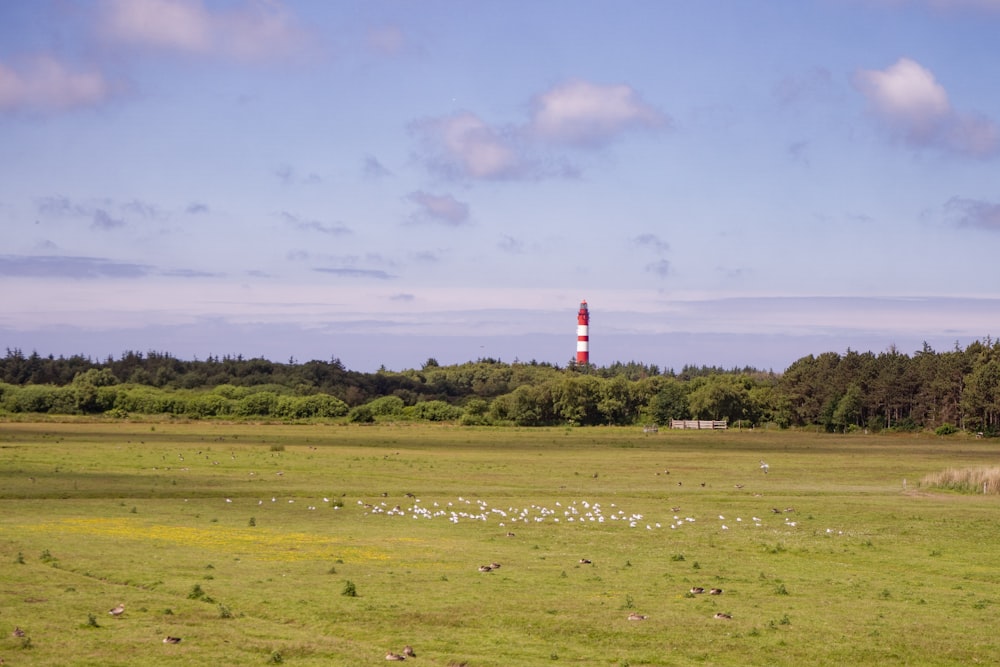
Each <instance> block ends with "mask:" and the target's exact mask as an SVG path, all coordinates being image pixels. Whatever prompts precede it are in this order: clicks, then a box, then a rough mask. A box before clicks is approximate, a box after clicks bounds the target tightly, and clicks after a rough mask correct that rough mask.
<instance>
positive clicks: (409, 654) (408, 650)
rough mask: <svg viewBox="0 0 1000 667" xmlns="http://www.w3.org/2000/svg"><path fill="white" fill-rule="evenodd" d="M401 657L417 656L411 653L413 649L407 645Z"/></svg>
mask: <svg viewBox="0 0 1000 667" xmlns="http://www.w3.org/2000/svg"><path fill="white" fill-rule="evenodd" d="M403 655H405V656H406V657H407V658H416V657H417V654H416V653H414V652H413V647H412V646H410V645H409V644H407V645H406V646H404V647H403Z"/></svg>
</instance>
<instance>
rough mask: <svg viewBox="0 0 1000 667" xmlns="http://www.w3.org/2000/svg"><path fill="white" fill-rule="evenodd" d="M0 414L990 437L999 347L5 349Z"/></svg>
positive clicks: (998, 427) (996, 417)
mask: <svg viewBox="0 0 1000 667" xmlns="http://www.w3.org/2000/svg"><path fill="white" fill-rule="evenodd" d="M0 411H2V412H7V413H52V414H109V415H112V416H121V417H124V416H128V415H130V414H171V415H177V416H186V417H191V418H211V417H231V418H261V417H263V418H271V419H346V420H350V421H356V422H368V421H378V420H388V419H393V420H396V419H400V420H402V419H419V420H430V421H452V422H458V423H462V424H469V425H490V424H514V425H521V426H540V425H553V424H576V425H581V426H589V425H630V424H667V423H669V421H670V420H672V419H713V420H727V421H729V422H730V423H731V424H733V425H737V424H739V425H746V426H760V425H775V426H777V427H782V428H784V427H792V426H795V427H803V426H813V427H819V428H822V429H825V430H828V431H831V432H833V431H839V432H842V431H851V430H855V429H868V430H871V431H879V430H882V429H893V430H905V431H908V430H921V429H932V430H936V431H938V432H941V433H947V432H950V431H953V430H957V429H965V430H969V431H974V432H982V433H984V434H987V435H994V434H996V433H998V432H1000V341H993V340H991V339H989V338H987V339H984V340H981V341H975V342H973V343H972V344H970V345H968V346H967V347H966V348H964V349H962V348H960V347H959V346H958V345H957V344H956V346H955V348H954V349H953V350H950V351H947V352H936V351H934V350H933V349H931V348H930V346H928V345H927V344H924V346H923V349H921V350H918V351H916V352H914V353H913V354H906V353H903V352H901V351H899V350H898V349H896V348H895V347H890V348H889V349H888V350H886V351H884V352H881V353H878V354H875V353H873V352H857V351H854V350H850V349H848V350H847V351H846V352H845V353H843V354H841V353H837V352H824V353H822V354H819V355H818V356H814V355H808V356H805V357H802V358H801V359H798V360H797V361H795V362H794V363H793V364H791V366H789V367H788V368H787V369H785V371H784V372H781V373H775V372H771V371H761V370H759V369H755V368H752V367H745V368H734V369H724V368H719V367H706V366H701V367H695V366H686V367H684V368H682V369H681V371H680V372H675V371H674V370H672V369H669V370H661V369H660V368H659V367H657V366H655V365H646V364H642V363H638V362H628V363H621V362H616V363H614V364H612V365H610V366H605V367H596V366H591V365H578V364H575V363H572V362H570V363H569V364H568V365H567V366H565V367H560V366H558V365H554V364H549V363H543V362H535V361H531V362H527V363H522V362H514V363H505V362H501V361H500V360H497V359H489V358H484V359H479V360H476V361H470V362H467V363H463V364H456V365H452V366H441V365H440V364H438V363H437V361H436V360H434V359H433V358H432V359H428V360H427V362H426V363H425V364H424V365H423V366H422V367H421V368H419V369H409V370H403V371H399V372H396V371H389V370H387V369H385V368H382V369H379V370H378V371H376V372H374V373H361V372H357V371H350V370H348V369H346V368H345V367H344V365H343V364H342V363H341V362H340V360H339V359H337V358H332V359H331V360H329V361H318V360H312V361H308V362H305V363H299V362H296V361H295V360H294V359H290V360H289V361H288V362H287V363H277V362H273V361H269V360H267V359H262V358H251V359H246V358H243V357H242V356H225V357H212V356H210V357H208V358H207V359H204V360H197V359H195V360H181V359H178V358H176V357H173V356H172V355H170V354H169V353H166V352H154V351H150V352H147V353H141V352H136V351H128V352H125V353H124V354H122V355H121V356H120V357H119V358H117V359H116V358H112V357H108V358H107V359H104V360H94V359H91V358H89V357H83V356H73V357H68V358H66V357H53V356H52V355H49V356H47V357H45V356H42V355H39V354H38V353H37V352H32V353H31V354H30V355H25V354H24V353H23V352H22V351H21V350H19V349H7V352H6V356H5V357H3V358H2V359H0Z"/></svg>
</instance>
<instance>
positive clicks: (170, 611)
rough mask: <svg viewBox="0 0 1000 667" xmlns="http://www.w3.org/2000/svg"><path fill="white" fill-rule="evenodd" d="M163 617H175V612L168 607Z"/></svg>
mask: <svg viewBox="0 0 1000 667" xmlns="http://www.w3.org/2000/svg"><path fill="white" fill-rule="evenodd" d="M163 615H164V616H173V615H174V610H173V609H171V608H170V607H167V608H166V609H164V610H163Z"/></svg>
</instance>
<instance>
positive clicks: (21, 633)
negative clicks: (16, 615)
mask: <svg viewBox="0 0 1000 667" xmlns="http://www.w3.org/2000/svg"><path fill="white" fill-rule="evenodd" d="M26 634H28V633H27V632H25V631H24V630H22V629H21V628H20V626H17V627H15V628H14V636H15V637H23V636H24V635H26Z"/></svg>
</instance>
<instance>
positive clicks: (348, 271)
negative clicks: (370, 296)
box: [313, 267, 396, 280]
mask: <svg viewBox="0 0 1000 667" xmlns="http://www.w3.org/2000/svg"><path fill="white" fill-rule="evenodd" d="M313 271H317V272H319V273H327V274H330V275H334V276H340V277H342V278H376V279H378V280H393V279H395V278H396V276H394V275H392V274H391V273H387V272H385V271H382V270H379V269H352V268H331V267H318V268H315V269H313Z"/></svg>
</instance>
